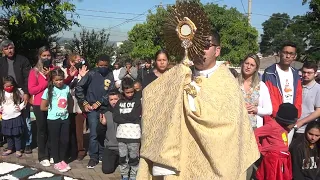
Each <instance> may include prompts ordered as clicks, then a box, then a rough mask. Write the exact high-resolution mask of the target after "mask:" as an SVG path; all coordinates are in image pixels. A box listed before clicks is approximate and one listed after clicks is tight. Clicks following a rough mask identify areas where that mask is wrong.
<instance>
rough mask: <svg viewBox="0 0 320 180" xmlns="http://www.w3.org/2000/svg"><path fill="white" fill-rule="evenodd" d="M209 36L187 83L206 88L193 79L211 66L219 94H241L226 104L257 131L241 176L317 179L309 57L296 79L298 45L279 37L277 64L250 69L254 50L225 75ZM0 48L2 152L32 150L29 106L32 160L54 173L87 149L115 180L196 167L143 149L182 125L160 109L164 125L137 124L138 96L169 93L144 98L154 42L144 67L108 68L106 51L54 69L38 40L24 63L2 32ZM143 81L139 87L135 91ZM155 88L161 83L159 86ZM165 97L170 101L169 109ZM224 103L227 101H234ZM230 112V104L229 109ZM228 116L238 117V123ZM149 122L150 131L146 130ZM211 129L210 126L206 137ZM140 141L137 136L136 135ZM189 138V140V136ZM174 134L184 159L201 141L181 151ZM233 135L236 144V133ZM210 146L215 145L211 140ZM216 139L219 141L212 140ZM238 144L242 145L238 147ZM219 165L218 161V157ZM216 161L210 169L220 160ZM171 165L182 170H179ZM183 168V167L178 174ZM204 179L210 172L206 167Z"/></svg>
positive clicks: (317, 104)
mask: <svg viewBox="0 0 320 180" xmlns="http://www.w3.org/2000/svg"><path fill="white" fill-rule="evenodd" d="M211 41H212V45H211V44H210V46H209V47H206V49H205V52H206V55H205V56H206V61H205V62H204V63H203V64H196V63H195V68H191V71H192V75H193V76H194V82H196V83H195V86H196V84H198V85H199V86H196V88H195V90H196V91H198V92H199V91H200V88H201V90H203V92H205V86H201V82H202V81H204V82H203V84H202V85H206V84H204V83H205V80H202V79H201V78H199V77H205V78H207V79H209V78H210V76H211V75H212V74H215V73H216V74H218V73H221V74H223V75H224V76H221V77H219V78H222V79H219V80H218V81H221V82H220V83H222V84H223V83H226V82H228V83H229V84H230V82H231V83H234V84H232V85H230V88H229V89H225V91H224V92H225V93H226V94H230V93H231V94H232V93H234V94H237V93H238V91H239V94H240V96H241V97H243V98H240V100H239V101H237V100H236V99H232V100H234V103H235V104H238V103H239V104H240V106H241V108H240V109H242V108H243V109H245V113H244V114H245V116H242V115H241V112H240V110H239V113H238V116H239V119H238V120H239V121H243V120H245V121H248V122H246V123H248V124H250V125H251V129H252V130H253V132H254V135H255V138H256V143H255V144H254V146H252V147H250V148H251V149H250V152H253V154H252V157H251V158H252V159H250V158H247V159H246V161H244V162H243V163H246V164H250V165H249V166H250V167H246V168H245V170H246V179H259V180H260V179H261V180H264V179H266V180H273V179H275V180H276V179H281V180H282V179H283V180H287V179H288V180H289V179H297V180H301V179H310V180H311V179H312V180H316V179H320V174H319V169H318V167H319V162H320V161H319V159H320V154H319V152H320V149H319V148H320V142H319V139H320V122H319V121H317V119H318V118H319V116H320V85H319V84H318V83H317V82H316V81H315V78H316V76H317V70H318V66H317V64H314V63H312V62H306V63H304V64H303V67H302V68H301V70H300V71H301V73H302V77H300V76H299V72H298V71H299V70H296V69H294V68H292V67H291V66H290V65H291V63H292V62H293V61H294V60H295V59H296V57H297V47H296V45H295V44H294V43H290V42H287V43H284V44H283V45H282V47H281V50H280V52H279V56H280V62H279V63H276V64H273V65H272V66H270V67H268V68H267V69H265V71H264V73H263V74H262V76H260V74H259V69H260V68H259V66H260V59H259V57H258V56H257V55H255V54H248V56H246V57H245V58H244V60H243V61H242V63H241V69H240V72H239V73H237V72H235V71H234V70H233V69H230V71H231V73H230V72H229V71H226V73H225V72H224V71H223V70H221V68H220V67H219V66H224V65H218V64H216V57H218V56H219V54H220V48H221V47H220V38H219V36H218V35H217V34H215V35H214V36H213V38H212V39H211ZM0 47H1V50H2V52H3V55H4V56H3V57H1V58H0V77H1V84H0V87H1V93H0V104H1V113H2V121H1V133H2V135H3V136H4V137H5V139H6V141H7V143H8V146H7V148H6V149H5V150H4V151H3V152H2V156H9V155H11V154H14V153H15V156H16V157H19V158H20V157H22V153H27V154H28V153H31V152H32V148H31V142H32V133H31V119H30V109H32V111H33V112H34V115H35V118H36V125H37V146H38V160H39V163H40V164H41V165H42V166H45V167H48V166H51V164H53V167H54V169H56V170H57V171H59V172H67V171H69V170H70V169H71V166H70V165H69V164H68V163H69V162H70V161H72V160H75V159H77V160H78V161H81V160H83V158H84V157H85V156H86V153H87V152H88V154H89V157H90V160H89V162H88V165H87V168H88V169H92V168H95V166H96V165H97V164H98V163H99V162H101V163H102V171H103V173H106V174H110V173H113V172H114V171H115V170H116V169H117V167H118V166H119V167H120V173H121V178H122V179H123V180H128V179H131V180H133V179H136V178H137V177H140V179H144V178H141V177H144V175H146V174H143V173H144V172H152V176H171V175H178V174H179V176H181V177H184V176H185V177H186V176H188V177H192V175H191V176H190V173H193V174H197V172H195V171H194V170H197V169H199V167H193V168H191V169H193V170H190V167H189V164H188V163H185V165H180V166H181V167H179V166H177V167H178V168H173V167H175V165H172V166H171V165H170V163H172V164H175V162H170V159H165V160H164V161H161V160H158V159H157V158H165V157H166V156H168V154H166V153H163V154H162V156H161V157H160V156H157V155H154V156H155V157H153V156H152V155H151V154H150V153H148V151H150V150H152V149H151V148H152V147H154V146H158V147H159V148H158V150H155V151H154V153H157V151H159V150H161V148H162V146H164V145H163V143H168V144H170V143H171V141H174V139H172V138H171V139H170V138H167V136H166V135H164V134H162V133H161V132H167V133H171V135H172V134H175V133H178V134H177V136H176V137H178V136H181V134H183V133H186V132H185V131H184V130H183V127H182V128H181V132H180V129H179V131H177V132H174V131H170V130H171V129H170V128H174V127H169V126H168V127H167V126H166V121H167V120H169V119H170V118H178V117H181V116H176V115H175V114H174V113H176V112H174V113H172V114H169V116H170V117H169V116H168V117H169V118H166V117H163V118H165V119H164V120H163V122H160V121H157V120H156V119H155V122H152V123H160V124H161V123H162V125H163V127H161V126H159V127H158V128H157V129H146V128H148V127H149V126H148V124H145V122H144V121H146V122H147V121H148V120H149V119H148V117H147V115H146V114H148V111H147V110H146V109H147V108H146V109H144V106H143V104H142V100H143V101H144V103H145V102H148V101H151V100H152V98H157V96H158V95H160V96H161V98H165V96H166V95H165V93H167V94H168V95H170V93H172V92H161V93H160V92H152V93H153V94H152V96H151V93H150V92H151V91H152V88H153V87H151V88H149V89H148V86H149V85H151V84H153V85H154V84H157V83H159V84H160V85H161V84H163V83H164V81H163V78H164V77H165V76H166V75H168V73H165V72H166V71H168V69H169V55H168V53H167V51H165V50H159V51H158V52H157V53H156V54H155V58H154V59H147V60H145V62H144V64H143V65H137V66H133V64H132V61H130V60H129V61H126V62H125V64H124V67H121V64H120V62H115V63H114V64H113V67H112V68H111V64H110V57H109V56H108V55H101V56H99V57H98V58H97V59H96V64H95V67H94V68H92V69H89V65H88V63H87V62H86V61H85V60H84V59H83V58H82V57H81V56H80V55H79V54H70V55H69V56H68V59H67V63H65V66H63V67H57V66H55V64H54V63H53V58H52V56H53V55H52V53H51V52H50V49H49V48H47V47H41V48H40V49H39V53H38V57H37V60H38V61H37V64H36V65H35V66H34V67H31V65H30V63H29V61H28V59H27V58H25V57H24V56H21V55H18V54H16V53H15V47H14V43H13V42H12V41H10V40H4V41H3V42H2V43H1V45H0ZM211 51H212V52H211ZM210 53H211V54H210ZM211 60H212V61H211ZM178 66H179V65H177V67H178ZM206 66H208V67H209V66H210V68H206ZM173 69H174V68H173ZM174 71H175V70H173V71H172V72H174ZM232 75H233V76H232ZM229 76H230V77H235V79H234V78H231V79H228V78H229ZM159 77H161V78H162V79H161V78H159ZM157 78H159V81H156V79H157ZM174 78H175V77H174ZM174 78H173V79H174ZM214 78H216V76H215V77H214ZM167 80H168V82H169V83H170V82H171V81H170V77H167ZM224 81H225V82H224ZM172 82H174V81H172ZM176 83H177V84H172V87H170V88H171V90H174V88H175V87H176V85H177V88H178V89H179V87H178V83H179V82H176ZM170 85H171V84H170ZM208 86H209V85H208ZM210 86H211V84H210ZM239 87H240V88H239ZM145 88H146V89H147V90H146V91H143V92H144V93H142V90H143V89H145ZM213 88H222V87H213ZM178 89H177V90H178ZM180 89H181V88H180ZM158 90H161V88H159V89H158ZM185 90H186V89H185ZM189 90H190V89H189ZM191 90H192V89H191ZM186 91H187V94H188V96H187V102H189V105H190V109H191V111H192V112H194V113H195V114H196V115H197V114H201V113H206V111H203V112H202V111H201V112H199V111H198V110H197V109H198V108H199V107H200V108H201V107H202V106H200V105H197V103H198V102H199V99H197V98H202V95H203V94H206V93H202V94H199V96H198V95H196V94H193V95H192V94H191V93H190V94H189V92H191V91H188V90H186ZM217 92H218V91H217ZM229 92H230V93H229ZM157 93H160V94H157ZM162 94H163V96H162ZM151 97H152V98H151ZM234 97H236V96H234ZM150 98H151V99H150ZM176 98H177V99H179V98H178V97H176ZM182 99H183V98H182ZM204 101H206V100H204ZM166 102H167V101H166V99H164V100H163V103H164V104H158V108H159V115H161V113H162V106H168V107H169V106H170V107H171V105H169V104H168V105H166V104H165V103H166ZM168 102H169V101H168ZM161 103H162V102H161ZM174 103H176V102H174ZM174 103H173V104H172V106H173V107H172V109H175V107H177V105H175V104H174ZM217 103H218V101H217ZM219 103H220V102H219ZM224 103H227V104H232V103H233V102H224ZM242 105H243V106H244V107H242ZM159 106H161V107H159ZM221 106H223V107H222V108H224V107H225V106H224V105H221ZM235 106H236V105H235ZM211 107H212V108H211V110H214V108H217V107H215V106H211ZM226 107H227V106H226ZM153 108H154V107H153ZM172 109H169V110H165V111H164V112H168V111H171V110H172ZM181 109H185V107H184V106H181ZM177 111H178V110H177ZM229 111H233V109H229ZM236 111H237V112H238V110H236ZM208 112H209V111H208ZM214 112H215V111H214ZM224 113H225V112H224ZM162 114H163V113H162ZM231 114H232V113H231ZM217 115H218V116H221V121H224V122H221V124H220V126H221V127H222V124H223V123H230V122H228V120H226V119H224V120H222V117H226V118H230V117H231V116H230V117H229V116H228V114H224V115H222V114H220V115H219V114H215V116H217ZM165 116H167V114H165ZM144 117H145V119H144ZM153 117H155V116H153ZM199 117H200V116H199ZM157 118H158V117H157ZM160 118H161V117H160ZM193 118H197V117H193ZM231 118H233V116H232V117H231ZM241 118H244V119H241ZM189 120H190V119H188V118H187V119H186V120H185V121H186V122H187V121H188V123H190V124H188V123H187V125H186V129H190V127H192V128H193V129H194V131H195V132H196V133H199V134H201V133H203V132H205V131H206V129H203V127H202V126H201V128H199V127H200V125H194V124H192V123H193V122H189ZM195 122H197V123H199V124H201V125H205V126H206V128H208V129H209V130H208V131H210V128H212V127H214V126H213V125H210V124H205V123H201V120H199V119H196V121H195ZM147 123H149V121H148V122H147ZM179 123H180V122H179ZM237 123H238V124H239V122H237ZM240 124H242V122H240ZM86 126H88V129H89V131H90V133H89V147H88V149H87V150H86V149H85V148H84V142H83V141H84V139H83V133H84V131H86V128H85V127H86ZM241 126H242V125H241ZM150 127H151V126H150ZM165 127H167V129H166V128H165ZM243 127H244V128H243V129H242V130H239V131H238V130H236V131H234V133H239V134H241V132H242V131H244V132H245V133H244V134H242V135H243V137H248V139H247V140H248V141H249V140H250V138H249V137H251V134H252V130H251V129H249V130H248V131H247V130H246V129H245V124H244V125H243ZM192 128H191V129H192ZM240 129H241V128H240ZM156 130H158V131H159V133H156V134H155V131H156ZM230 130H231V129H230ZM201 131H203V132H201ZM230 132H233V131H232V130H231V131H230ZM224 133H225V134H227V133H229V130H227V129H224V131H223V132H221V133H219V134H220V136H221V137H224V135H223V134H224ZM250 133H251V134H250ZM191 134H192V133H191ZM172 136H173V135H172ZM193 136H195V135H192V137H193ZM200 136H201V138H202V137H205V138H208V139H210V136H208V134H205V135H204V134H201V135H199V139H200V140H201V138H200ZM214 136H215V135H214V133H213V134H212V137H214ZM149 137H150V139H152V140H153V139H156V138H157V137H160V138H161V137H164V138H163V139H161V140H160V139H158V140H160V141H158V143H159V144H154V143H153V144H150V143H148V142H149V140H148V139H149ZM184 137H185V138H186V139H190V138H191V136H190V137H189V134H188V133H187V134H185V136H184ZM215 138H216V137H215ZM239 138H240V137H239ZM141 139H143V142H142V141H141ZM195 139H196V141H197V138H195ZM217 139H219V138H216V140H217ZM169 141H170V143H169ZM236 141H237V140H236V139H235V140H231V139H230V142H232V143H233V142H234V143H238V142H236ZM150 142H152V141H150ZM176 142H178V143H180V144H182V145H181V146H182V147H181V148H180V149H181V153H182V155H181V157H180V159H179V160H181V159H183V158H184V156H185V155H186V154H188V153H192V152H194V151H198V150H199V149H201V148H196V147H197V146H194V144H193V145H192V146H190V147H189V146H186V147H188V148H186V149H188V150H183V149H184V148H185V147H184V146H183V144H186V143H190V142H188V141H184V140H183V138H182V139H177V140H176ZM176 142H174V143H176ZM181 142H184V143H181ZM201 142H202V141H201ZM213 142H218V141H213ZM202 143H204V144H206V143H209V142H208V141H205V142H202ZM225 143H226V142H225ZM241 143H243V142H242V140H241ZM191 144H192V143H191ZM209 144H210V143H209ZM248 144H250V143H248ZM251 145H252V144H250V146H251ZM208 146H209V145H208ZM215 146H220V145H217V144H216V145H215ZM222 146H225V145H223V144H221V147H222ZM172 147H174V145H173V146H172ZM225 147H228V146H227V145H226V146H225ZM243 147H246V146H243ZM155 148H156V147H155ZM193 148H195V150H193ZM202 148H203V149H202V151H203V152H208V151H210V150H212V149H211V148H212V147H206V146H203V147H202ZM228 148H229V147H228ZM168 149H170V148H167V149H162V150H163V152H166V151H167V150H168ZM235 149H236V148H235ZM171 150H172V149H171ZM240 150H241V151H242V152H243V153H245V151H246V149H240ZM258 150H259V151H260V153H261V157H260V159H259V158H255V152H258ZM140 151H141V158H140ZM158 153H159V152H158ZM160 153H161V152H160ZM183 153H185V154H183ZM212 153H213V154H214V153H219V151H216V152H208V154H207V155H205V158H206V159H208V161H210V163H209V164H211V159H210V158H211V156H212V157H215V155H213V154H212ZM230 154H231V152H230ZM235 154H237V153H235ZM238 154H240V155H239V157H242V156H243V157H245V156H247V155H246V154H244V155H243V154H242V153H238ZM196 156H198V155H196ZM168 157H170V156H168ZM187 157H188V158H190V162H196V163H199V162H198V161H197V160H196V161H193V159H194V158H192V157H191V156H190V154H189V155H187ZM174 158H176V156H175V157H174ZM188 158H187V159H188ZM219 158H223V157H216V159H219ZM200 159H201V158H200ZM216 159H213V160H212V161H214V160H216ZM152 160H154V162H155V164H154V165H153V167H151V168H152V170H151V171H145V168H147V167H148V165H147V164H150V162H149V163H145V161H146V162H147V161H152ZM167 161H168V162H169V163H167ZM232 161H234V160H232ZM237 161H238V160H237ZM239 161H240V160H239ZM254 161H255V162H254ZM152 162H153V161H152ZM219 163H222V164H223V163H224V162H219ZM219 163H218V164H219ZM140 165H141V169H142V170H141V172H140V168H139V166H140ZM193 165H194V164H193ZM224 165H225V164H224ZM184 166H188V167H184ZM215 166H217V167H218V166H219V165H215ZM245 166H246V165H245ZM148 168H150V167H148ZM179 168H181V169H180V170H179V171H178V169H179ZM184 168H186V169H189V170H190V171H189V172H186V169H184ZM206 168H208V167H206ZM219 168H223V166H219ZM241 168H242V166H241ZM209 169H210V168H209ZM213 169H214V168H213ZM149 170H150V169H149ZM201 171H203V172H205V169H201ZM139 173H140V174H139ZM188 173H189V174H188ZM224 173H225V172H224V170H221V169H220V170H218V172H217V173H216V174H220V176H221V177H222V178H225V176H224ZM232 173H234V172H233V171H230V174H232ZM213 174H214V173H213ZM235 174H236V173H235ZM232 175H233V174H232ZM238 175H239V174H238ZM146 177H147V175H146ZM202 177H204V176H202ZM208 177H211V176H209V175H208ZM212 177H213V176H212ZM146 179H147V178H146Z"/></svg>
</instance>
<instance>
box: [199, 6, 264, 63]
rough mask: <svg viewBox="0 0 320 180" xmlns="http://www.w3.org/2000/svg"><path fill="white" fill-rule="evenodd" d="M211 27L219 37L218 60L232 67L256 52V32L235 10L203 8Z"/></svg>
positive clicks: (224, 7) (212, 7) (225, 7)
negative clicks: (219, 53) (219, 49)
mask: <svg viewBox="0 0 320 180" xmlns="http://www.w3.org/2000/svg"><path fill="white" fill-rule="evenodd" d="M204 9H205V11H206V12H207V14H208V16H209V18H210V21H211V24H212V27H213V28H214V29H215V30H217V31H218V32H219V34H220V36H221V45H222V49H221V56H220V58H219V60H225V61H230V62H231V63H232V64H234V65H238V64H240V61H241V60H242V59H243V58H244V57H245V56H246V55H247V54H248V53H257V52H258V49H259V48H258V31H257V30H256V29H255V28H254V27H252V26H250V25H249V24H248V19H247V17H246V16H245V15H243V14H242V13H240V12H239V11H238V10H237V9H235V8H230V9H227V6H223V7H219V6H218V5H217V4H213V3H209V4H206V5H205V6H204Z"/></svg>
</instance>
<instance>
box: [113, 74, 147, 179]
mask: <svg viewBox="0 0 320 180" xmlns="http://www.w3.org/2000/svg"><path fill="white" fill-rule="evenodd" d="M121 83H122V91H123V96H124V97H123V98H122V99H120V100H119V101H118V103H117V104H116V106H115V107H114V111H113V119H114V122H116V123H118V128H117V135H116V136H117V139H118V142H119V156H120V158H119V164H120V172H121V176H122V180H128V179H129V170H130V180H134V179H136V175H137V170H138V165H139V148H140V138H141V128H140V122H141V96H140V95H139V94H140V93H135V91H134V88H133V87H134V82H133V80H132V79H131V78H124V79H123V80H122V82H121Z"/></svg>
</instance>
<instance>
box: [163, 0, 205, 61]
mask: <svg viewBox="0 0 320 180" xmlns="http://www.w3.org/2000/svg"><path fill="white" fill-rule="evenodd" d="M168 11H169V14H168V16H167V19H166V22H165V24H164V29H163V30H164V34H163V35H164V40H165V45H166V48H167V49H168V51H169V52H170V54H172V55H176V56H184V57H183V61H182V63H183V64H184V65H186V66H191V65H193V62H192V61H191V60H190V58H191V59H194V58H196V57H202V56H203V55H204V51H203V50H204V47H205V46H206V42H207V39H208V35H210V32H211V25H210V23H209V20H208V17H207V15H206V14H205V12H204V9H203V8H202V7H201V5H200V4H199V3H197V2H194V1H188V0H179V1H177V2H176V5H175V6H173V7H169V8H168ZM181 47H182V48H181Z"/></svg>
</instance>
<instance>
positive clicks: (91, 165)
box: [87, 159, 98, 169]
mask: <svg viewBox="0 0 320 180" xmlns="http://www.w3.org/2000/svg"><path fill="white" fill-rule="evenodd" d="M97 164H98V161H97V160H94V159H90V160H89V163H88V165H87V168H88V169H93V168H94V167H95V166H96V165H97Z"/></svg>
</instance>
